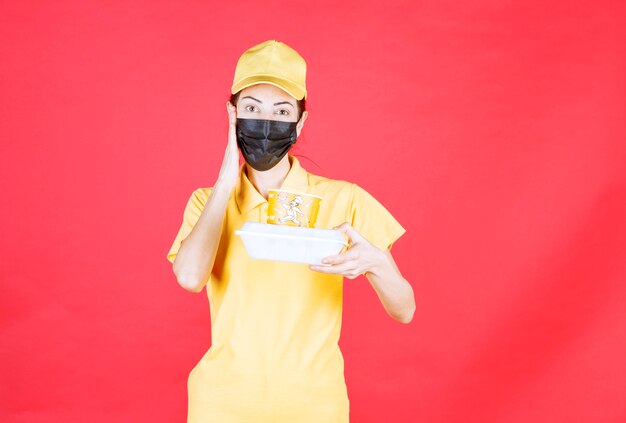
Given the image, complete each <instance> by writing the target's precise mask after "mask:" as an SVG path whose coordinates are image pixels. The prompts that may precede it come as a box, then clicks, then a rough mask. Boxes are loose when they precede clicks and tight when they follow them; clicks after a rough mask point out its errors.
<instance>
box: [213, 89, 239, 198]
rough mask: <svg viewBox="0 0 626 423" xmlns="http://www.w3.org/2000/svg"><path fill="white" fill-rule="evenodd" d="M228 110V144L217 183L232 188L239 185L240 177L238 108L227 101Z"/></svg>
mask: <svg viewBox="0 0 626 423" xmlns="http://www.w3.org/2000/svg"><path fill="white" fill-rule="evenodd" d="M226 110H227V111H228V121H229V125H228V144H227V145H226V152H225V154H224V160H223V161H222V168H221V169H220V173H219V176H218V177H217V184H220V185H225V186H226V187H227V188H228V189H229V190H232V189H233V188H234V187H235V185H237V180H238V179H239V147H237V133H236V128H237V108H236V107H235V106H234V105H233V104H231V102H230V101H227V102H226Z"/></svg>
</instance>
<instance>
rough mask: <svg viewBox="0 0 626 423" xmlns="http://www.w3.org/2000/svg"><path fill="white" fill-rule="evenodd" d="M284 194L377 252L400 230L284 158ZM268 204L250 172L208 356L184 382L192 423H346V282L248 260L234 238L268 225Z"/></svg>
mask: <svg viewBox="0 0 626 423" xmlns="http://www.w3.org/2000/svg"><path fill="white" fill-rule="evenodd" d="M288 156H289V161H290V164H291V167H290V170H289V173H288V174H287V177H286V178H285V180H284V182H283V184H282V186H281V188H284V189H291V190H296V191H301V192H308V193H311V194H316V195H320V196H322V197H323V200H322V202H321V204H320V210H319V214H318V217H317V222H316V224H315V226H316V227H317V228H332V227H334V226H337V225H340V224H341V223H343V222H349V223H350V224H351V225H352V226H354V228H355V229H356V230H357V231H358V232H359V233H360V234H361V235H363V236H364V237H365V238H366V239H367V240H368V241H370V242H371V243H372V244H374V245H375V246H376V247H378V248H380V249H385V248H391V245H392V244H393V243H394V242H395V240H397V239H398V238H399V237H400V236H401V235H402V234H403V233H404V232H405V229H404V228H403V227H402V226H401V225H400V223H398V221H397V220H396V219H395V218H394V217H393V216H392V215H391V213H389V211H387V209H385V207H383V205H382V204H380V203H379V202H378V201H377V200H376V199H375V198H374V197H373V196H371V195H370V194H369V193H368V192H366V191H365V190H364V189H363V188H361V187H359V186H358V185H356V184H354V183H351V182H347V181H343V180H333V179H329V178H325V177H323V176H319V175H315V174H312V173H310V172H308V171H306V170H305V169H304V168H303V167H301V165H300V163H299V161H298V159H297V158H296V157H295V156H292V155H291V154H288ZM211 191H212V187H211V188H198V189H196V190H195V191H194V192H193V193H192V194H191V197H190V198H189V201H188V202H187V206H186V208H185V211H184V214H183V222H182V225H181V227H180V230H179V231H178V234H177V235H176V238H175V240H174V243H173V244H172V247H171V248H170V250H169V252H168V254H167V259H168V260H169V261H170V262H174V258H175V257H176V253H177V251H178V249H179V247H180V243H181V242H182V241H183V240H184V239H185V238H186V237H187V235H189V233H190V232H191V230H192V228H193V226H194V225H195V223H196V222H197V221H198V218H199V217H200V214H201V212H202V210H203V208H204V205H205V204H206V202H207V199H208V198H209V195H210V194H211ZM267 206H268V203H267V200H266V199H265V198H264V197H263V196H262V195H261V194H260V193H259V192H258V191H257V190H256V188H255V187H254V185H252V183H251V182H250V180H249V179H248V176H247V173H246V166H245V164H242V165H241V166H240V169H239V180H238V182H237V185H236V187H235V188H234V189H233V193H232V194H231V196H230V198H229V200H228V205H227V210H226V215H225V218H224V221H223V225H224V226H223V231H222V238H221V240H220V243H219V246H218V251H217V256H216V259H215V264H214V266H213V269H212V273H211V276H210V279H209V281H208V282H207V285H206V292H207V295H208V298H209V308H210V313H211V341H212V342H211V347H210V348H209V350H208V351H207V352H206V353H205V354H204V356H203V357H202V358H201V359H200V361H199V362H198V364H197V365H196V366H195V367H194V368H193V369H192V370H191V373H190V374H189V379H188V386H187V387H188V417H187V422H188V423H196V422H198V423H200V422H216V423H218V422H219V423H229V422H298V423H307V422H312V423H313V422H315V423H331V422H332V423H335V422H336V423H348V415H349V403H350V401H349V399H348V394H347V389H346V383H345V379H344V361H343V355H342V353H341V350H340V349H339V345H338V341H339V335H340V330H341V318H342V299H343V296H342V295H343V276H342V275H332V274H325V273H320V272H316V271H313V270H310V269H309V268H308V265H306V264H300V263H287V262H278V261H268V260H255V259H252V258H250V257H249V256H248V254H247V252H246V250H245V248H244V246H243V243H242V241H241V239H240V237H239V236H238V235H235V234H234V231H235V229H240V228H241V226H243V224H244V222H246V221H254V222H264V223H265V222H266V221H267Z"/></svg>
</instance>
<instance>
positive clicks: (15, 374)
mask: <svg viewBox="0 0 626 423" xmlns="http://www.w3.org/2000/svg"><path fill="white" fill-rule="evenodd" d="M624 11H625V10H624V7H623V2H618V1H614V2H610V1H604V2H597V1H596V2H591V1H588V2H565V1H563V2H554V1H553V2H545V1H532V2H523V1H518V2H511V1H474V2H465V3H464V2H453V1H441V0H439V1H420V2H417V1H385V2H378V3H376V4H365V3H363V2H357V1H348V2H329V1H315V2H293V1H291V2H284V1H281V2H279V1H263V2H256V1H255V2H253V1H246V2H230V1H229V2H226V1H225V2H220V3H217V2H198V1H193V2H190V1H187V2H183V1H178V2H176V1H170V2H163V1H158V2H139V1H134V2H122V1H117V2H82V1H72V2H68V1H52V2H35V1H3V2H2V4H1V5H0V43H1V44H0V57H1V61H0V69H1V73H0V84H1V96H0V97H1V100H0V107H1V111H0V137H1V139H2V142H1V149H2V150H1V152H0V153H1V154H0V160H1V162H0V164H1V166H0V180H1V182H0V183H1V184H2V186H1V188H2V197H3V198H2V203H3V207H2V212H1V213H2V215H1V218H2V219H1V220H2V228H1V230H2V236H1V237H0V248H1V251H0V253H1V255H2V260H1V263H2V264H1V268H0V270H1V292H0V310H1V321H0V322H1V325H0V329H1V333H0V335H1V339H2V344H1V349H0V374H1V375H2V376H1V377H2V383H1V384H0V420H1V421H3V422H69V421H89V422H112V421H116V422H148V421H150V422H182V421H184V420H185V417H186V407H187V391H186V389H187V386H186V382H187V375H188V373H189V371H190V370H191V369H192V367H193V366H194V365H195V364H196V363H197V361H198V360H199V359H200V357H201V356H202V354H203V353H204V352H205V351H206V350H207V349H208V348H209V346H210V315H209V308H208V300H207V298H206V292H205V291H202V293H200V294H198V295H193V294H191V293H189V292H186V291H184V290H183V289H182V288H181V287H179V286H178V284H177V283H176V280H175V278H174V275H173V273H172V269H171V264H170V263H169V262H168V261H167V260H166V258H165V256H166V253H167V250H168V249H169V247H170V245H171V243H172V241H173V239H174V236H175V234H176V231H177V230H178V228H179V225H180V223H181V219H182V212H183V209H184V206H185V203H186V200H187V198H188V196H189V194H190V193H191V191H192V190H194V189H195V188H197V187H199V186H212V184H213V183H214V182H215V179H216V177H217V175H218V172H219V166H220V165H221V162H222V155H223V153H224V149H225V147H226V131H227V114H226V109H225V102H226V100H227V98H228V95H229V93H230V92H229V89H230V86H231V83H232V77H233V75H234V70H235V64H236V61H237V59H238V57H239V55H240V54H241V53H242V52H243V51H244V50H245V49H247V48H248V47H251V46H252V45H254V44H256V43H259V42H261V41H265V40H267V39H278V40H281V41H284V42H285V43H287V44H288V45H290V46H292V47H293V48H295V49H296V50H298V51H299V52H300V53H301V54H302V55H303V56H304V57H305V59H306V60H307V63H308V75H307V88H308V90H309V98H308V110H309V118H308V120H307V122H306V125H305V128H304V131H303V134H302V137H301V138H300V139H299V143H298V144H297V146H296V147H295V148H294V150H292V153H294V154H296V155H297V156H298V157H299V158H300V161H301V163H302V165H303V166H304V167H305V168H306V169H307V170H309V171H310V172H313V173H317V174H321V175H324V176H327V177H331V178H335V179H345V180H349V181H353V182H356V183H358V184H360V185H361V186H363V187H364V188H365V189H367V190H368V191H369V192H370V193H372V194H373V195H374V196H375V197H376V198H377V199H379V201H381V202H382V203H383V204H384V205H385V206H386V207H387V208H388V209H389V210H390V211H391V212H392V213H393V214H394V216H396V218H397V219H398V220H399V222H400V223H401V224H402V225H403V226H404V227H405V228H406V229H407V233H406V234H405V235H404V236H403V237H402V238H400V240H399V241H398V242H397V243H396V244H395V245H394V247H393V250H392V252H393V254H394V257H395V259H396V261H397V263H398V265H399V267H400V270H401V271H402V273H403V275H404V277H405V278H406V279H407V280H408V281H409V282H410V283H411V284H412V286H413V288H414V291H415V296H416V301H417V311H416V313H415V316H414V319H413V321H412V322H411V323H410V324H409V325H402V324H400V323H398V322H395V321H394V320H392V319H391V318H390V317H389V316H387V314H386V313H385V311H384V309H383V307H382V305H381V304H380V301H379V300H378V298H377V296H376V294H375V292H374V290H373V289H372V288H371V286H370V285H369V283H368V282H367V280H366V279H365V278H364V277H360V278H358V279H355V280H348V279H346V280H345V306H344V307H345V311H344V313H345V314H344V320H343V330H342V338H341V341H340V345H341V347H342V350H343V352H344V357H345V359H346V380H347V384H348V393H349V396H350V399H351V406H352V408H351V421H353V422H383V421H385V422H508V423H514V422H623V421H626V406H625V405H624V399H625V398H626V360H625V357H626V336H625V334H626V311H625V310H626V306H625V301H626V284H625V283H624V282H625V276H626V248H625V243H626V224H625V216H626V195H625V187H626V184H625V181H626V178H625V173H626V172H625V167H626V166H625V164H626V151H625V146H624V141H625V138H626V137H625V135H626V134H625V131H624V118H625V116H626V113H625V112H626V110H625V109H626V101H625V100H624V99H625V94H626V89H625V88H626V84H625V75H626V69H625V67H626V66H625V64H626V55H625V50H626V48H625V43H624V39H626V36H625V35H626V34H625V32H626V31H625V30H624V16H625V14H624Z"/></svg>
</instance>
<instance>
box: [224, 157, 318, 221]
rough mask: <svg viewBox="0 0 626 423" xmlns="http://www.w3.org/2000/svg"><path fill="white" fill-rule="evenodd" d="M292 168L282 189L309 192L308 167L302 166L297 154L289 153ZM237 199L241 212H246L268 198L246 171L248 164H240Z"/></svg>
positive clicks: (236, 189)
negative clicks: (257, 187)
mask: <svg viewBox="0 0 626 423" xmlns="http://www.w3.org/2000/svg"><path fill="white" fill-rule="evenodd" d="M287 155H288V157H289V162H290V165H291V166H290V168H289V172H287V176H286V177H285V179H284V180H283V183H282V185H281V186H280V187H279V188H280V189H290V190H294V191H300V192H307V190H308V188H309V177H308V174H307V171H306V169H304V168H303V167H302V166H300V162H299V161H298V159H297V158H296V157H295V156H292V155H291V154H287ZM235 199H236V201H237V207H239V212H240V213H241V214H245V213H247V212H248V211H250V210H252V209H253V208H255V207H256V206H258V205H259V204H261V203H264V202H267V200H266V199H265V198H264V197H263V196H262V195H261V194H260V193H259V192H258V191H257V190H256V188H255V187H254V185H253V184H252V182H250V179H248V175H247V173H246V164H245V163H242V164H241V165H240V166H239V181H238V183H237V186H236V188H235Z"/></svg>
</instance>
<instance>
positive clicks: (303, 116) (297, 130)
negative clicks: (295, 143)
mask: <svg viewBox="0 0 626 423" xmlns="http://www.w3.org/2000/svg"><path fill="white" fill-rule="evenodd" d="M308 114H309V112H307V111H306V110H305V111H304V112H302V116H300V120H299V121H298V124H297V125H296V132H297V136H300V132H302V127H303V126H304V121H305V120H306V117H307V116H308Z"/></svg>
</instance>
